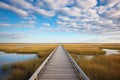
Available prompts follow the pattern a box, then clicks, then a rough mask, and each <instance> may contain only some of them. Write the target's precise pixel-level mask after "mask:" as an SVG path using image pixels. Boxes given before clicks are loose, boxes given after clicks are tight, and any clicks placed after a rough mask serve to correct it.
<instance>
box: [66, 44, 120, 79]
mask: <svg viewBox="0 0 120 80" xmlns="http://www.w3.org/2000/svg"><path fill="white" fill-rule="evenodd" d="M64 46H65V48H66V49H67V50H68V51H69V52H70V53H71V55H72V56H73V58H74V59H75V60H76V62H77V63H78V65H79V66H80V67H81V68H82V69H83V71H84V72H85V73H86V74H87V76H88V77H89V78H90V80H120V55H109V56H106V55H101V54H103V53H104V52H101V51H102V49H103V48H108V49H118V50H120V44H64ZM94 50H95V51H94ZM97 51H98V52H97ZM81 54H82V55H84V56H85V55H86V54H87V55H96V54H97V56H96V57H94V58H92V59H86V58H78V57H77V55H81ZM99 54H100V55H99Z"/></svg>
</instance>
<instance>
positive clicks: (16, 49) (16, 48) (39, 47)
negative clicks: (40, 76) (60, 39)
mask: <svg viewBox="0 0 120 80" xmlns="http://www.w3.org/2000/svg"><path fill="white" fill-rule="evenodd" d="M56 46H57V45H56V44H0V50H1V51H5V52H7V53H9V54H11V53H18V54H37V56H38V58H37V59H32V60H27V61H21V62H16V63H13V64H11V72H10V75H9V77H8V80H28V79H29V78H30V77H31V75H32V74H33V73H34V72H35V70H36V69H37V68H38V67H39V66H40V64H41V63H42V62H43V61H44V60H45V59H46V57H47V56H48V55H49V54H50V53H51V52H52V50H53V49H54V48H55V47H56ZM3 68H5V69H6V67H3Z"/></svg>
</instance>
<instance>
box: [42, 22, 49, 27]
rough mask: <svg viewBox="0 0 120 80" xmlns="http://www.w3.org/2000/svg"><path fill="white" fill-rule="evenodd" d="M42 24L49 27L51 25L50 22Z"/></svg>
mask: <svg viewBox="0 0 120 80" xmlns="http://www.w3.org/2000/svg"><path fill="white" fill-rule="evenodd" d="M42 25H43V26H45V27H49V26H50V24H49V23H43V24H42Z"/></svg>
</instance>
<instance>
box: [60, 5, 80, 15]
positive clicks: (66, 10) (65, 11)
mask: <svg viewBox="0 0 120 80" xmlns="http://www.w3.org/2000/svg"><path fill="white" fill-rule="evenodd" d="M61 11H62V13H63V14H65V15H68V16H75V17H77V16H80V15H81V9H80V8H77V7H71V8H70V7H64V8H62V9H61Z"/></svg>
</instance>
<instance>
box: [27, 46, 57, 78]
mask: <svg viewBox="0 0 120 80" xmlns="http://www.w3.org/2000/svg"><path fill="white" fill-rule="evenodd" d="M56 49H57V47H56V48H55V49H54V50H53V51H52V52H51V54H50V55H49V56H48V57H47V58H46V59H45V61H44V62H43V63H42V64H41V65H40V66H39V68H38V69H37V70H36V71H35V72H34V73H33V75H32V76H31V77H30V78H29V80H37V76H38V74H39V73H40V72H42V70H43V69H44V68H45V65H46V64H47V62H48V61H49V59H50V58H51V57H52V55H53V54H54V53H55V51H56Z"/></svg>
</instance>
